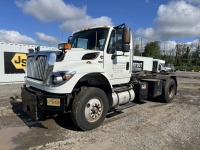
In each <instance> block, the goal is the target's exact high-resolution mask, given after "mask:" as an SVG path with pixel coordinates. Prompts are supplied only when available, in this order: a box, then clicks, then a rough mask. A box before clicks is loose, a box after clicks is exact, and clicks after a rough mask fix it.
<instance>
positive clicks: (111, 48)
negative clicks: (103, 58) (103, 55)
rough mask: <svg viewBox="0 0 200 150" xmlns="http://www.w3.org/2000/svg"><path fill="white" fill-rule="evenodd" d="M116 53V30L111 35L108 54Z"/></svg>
mask: <svg viewBox="0 0 200 150" xmlns="http://www.w3.org/2000/svg"><path fill="white" fill-rule="evenodd" d="M114 52H115V30H113V31H112V33H111V36H110V40H109V43H108V49H107V53H108V54H113V53H114Z"/></svg>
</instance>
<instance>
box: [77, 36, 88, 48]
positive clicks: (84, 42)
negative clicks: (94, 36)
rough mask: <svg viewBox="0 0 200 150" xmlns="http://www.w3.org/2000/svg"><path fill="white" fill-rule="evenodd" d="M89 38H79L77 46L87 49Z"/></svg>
mask: <svg viewBox="0 0 200 150" xmlns="http://www.w3.org/2000/svg"><path fill="white" fill-rule="evenodd" d="M87 45H88V39H83V38H78V43H77V48H84V49H87Z"/></svg>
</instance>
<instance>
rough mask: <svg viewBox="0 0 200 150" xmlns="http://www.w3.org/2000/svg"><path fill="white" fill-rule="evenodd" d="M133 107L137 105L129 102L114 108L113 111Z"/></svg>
mask: <svg viewBox="0 0 200 150" xmlns="http://www.w3.org/2000/svg"><path fill="white" fill-rule="evenodd" d="M135 105H137V103H134V102H129V103H127V104H124V105H121V106H118V107H116V108H115V111H122V110H124V109H126V108H129V107H133V106H135Z"/></svg>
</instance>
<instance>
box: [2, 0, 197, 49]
mask: <svg viewBox="0 0 200 150" xmlns="http://www.w3.org/2000/svg"><path fill="white" fill-rule="evenodd" d="M0 17H1V22H0V42H12V43H23V44H38V45H48V46H51V45H56V44H57V43H59V42H60V41H66V39H67V36H69V35H71V34H72V33H73V32H74V31H77V30H79V29H82V28H85V27H91V26H99V25H119V24H121V23H126V24H127V25H128V26H130V27H131V28H132V31H133V32H134V35H135V38H136V39H137V37H142V38H143V39H144V41H161V42H166V43H172V45H174V44H176V43H177V42H178V43H180V42H184V43H187V42H189V43H191V42H194V41H195V42H197V41H198V40H196V39H199V38H200V0H123V1H113V0H106V1H104V0H101V1H94V0H13V1H12V0H1V1H0Z"/></svg>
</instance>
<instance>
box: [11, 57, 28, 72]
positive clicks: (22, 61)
mask: <svg viewBox="0 0 200 150" xmlns="http://www.w3.org/2000/svg"><path fill="white" fill-rule="evenodd" d="M26 59H27V56H26V54H19V53H16V54H15V55H14V57H13V58H12V60H11V62H12V63H13V65H14V66H15V68H16V69H23V70H24V71H25V69H26Z"/></svg>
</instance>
